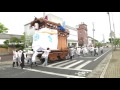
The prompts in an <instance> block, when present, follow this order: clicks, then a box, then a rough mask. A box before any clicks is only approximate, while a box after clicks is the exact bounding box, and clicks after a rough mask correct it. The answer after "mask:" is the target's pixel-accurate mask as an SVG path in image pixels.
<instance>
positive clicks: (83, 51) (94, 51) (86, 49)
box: [68, 46, 103, 59]
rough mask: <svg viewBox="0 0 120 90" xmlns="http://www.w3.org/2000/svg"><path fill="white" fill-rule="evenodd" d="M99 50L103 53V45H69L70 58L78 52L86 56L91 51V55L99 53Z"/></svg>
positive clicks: (79, 54)
mask: <svg viewBox="0 0 120 90" xmlns="http://www.w3.org/2000/svg"><path fill="white" fill-rule="evenodd" d="M98 51H100V52H101V54H103V46H101V47H97V46H95V47H93V46H90V47H77V48H75V47H73V46H72V47H69V55H68V56H69V58H70V59H72V58H73V57H74V56H75V55H76V54H77V55H78V56H86V55H88V54H89V53H90V55H91V56H92V55H94V56H96V55H98Z"/></svg>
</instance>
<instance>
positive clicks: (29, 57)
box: [12, 46, 103, 69]
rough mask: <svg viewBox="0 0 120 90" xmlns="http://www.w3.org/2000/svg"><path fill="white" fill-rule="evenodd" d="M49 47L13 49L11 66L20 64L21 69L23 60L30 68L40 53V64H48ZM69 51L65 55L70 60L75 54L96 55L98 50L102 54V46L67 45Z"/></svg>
mask: <svg viewBox="0 0 120 90" xmlns="http://www.w3.org/2000/svg"><path fill="white" fill-rule="evenodd" d="M50 51H51V50H50V48H47V49H46V50H42V51H38V50H33V49H31V50H28V51H24V50H14V51H13V64H12V65H13V67H14V66H15V64H16V66H17V67H18V66H20V67H21V69H23V68H24V66H25V62H26V63H27V64H29V65H30V68H32V66H33V64H35V65H36V66H37V63H36V56H37V55H39V54H41V55H42V56H41V59H43V61H44V62H43V64H42V66H47V64H48V56H49V53H50ZM68 51H69V53H68V55H67V59H70V60H72V59H73V58H74V57H75V56H76V55H78V56H87V55H88V54H90V55H94V56H96V55H98V51H100V52H101V54H103V46H101V47H100V48H98V47H96V46H95V47H93V46H90V47H77V48H75V47H73V46H71V47H69V50H68Z"/></svg>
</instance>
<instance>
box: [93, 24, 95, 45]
mask: <svg viewBox="0 0 120 90" xmlns="http://www.w3.org/2000/svg"><path fill="white" fill-rule="evenodd" d="M94 31H95V29H94V23H93V46H95V39H94Z"/></svg>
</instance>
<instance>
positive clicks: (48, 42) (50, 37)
mask: <svg viewBox="0 0 120 90" xmlns="http://www.w3.org/2000/svg"><path fill="white" fill-rule="evenodd" d="M57 46H58V31H57V30H54V29H49V28H42V29H40V30H37V31H35V34H34V35H33V43H32V48H33V49H34V50H35V51H36V50H37V49H39V50H40V49H41V50H43V49H47V48H48V47H49V48H50V49H51V50H57Z"/></svg>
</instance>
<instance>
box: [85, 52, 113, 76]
mask: <svg viewBox="0 0 120 90" xmlns="http://www.w3.org/2000/svg"><path fill="white" fill-rule="evenodd" d="M111 55H112V52H109V53H108V55H107V56H106V57H105V58H104V59H103V60H102V61H101V62H100V64H98V66H97V67H96V68H95V69H94V70H93V71H92V72H91V73H90V74H89V75H88V76H87V78H102V77H104V73H105V70H106V69H105V68H107V66H106V65H108V64H109V62H110V57H111ZM103 72H104V73H103Z"/></svg>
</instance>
